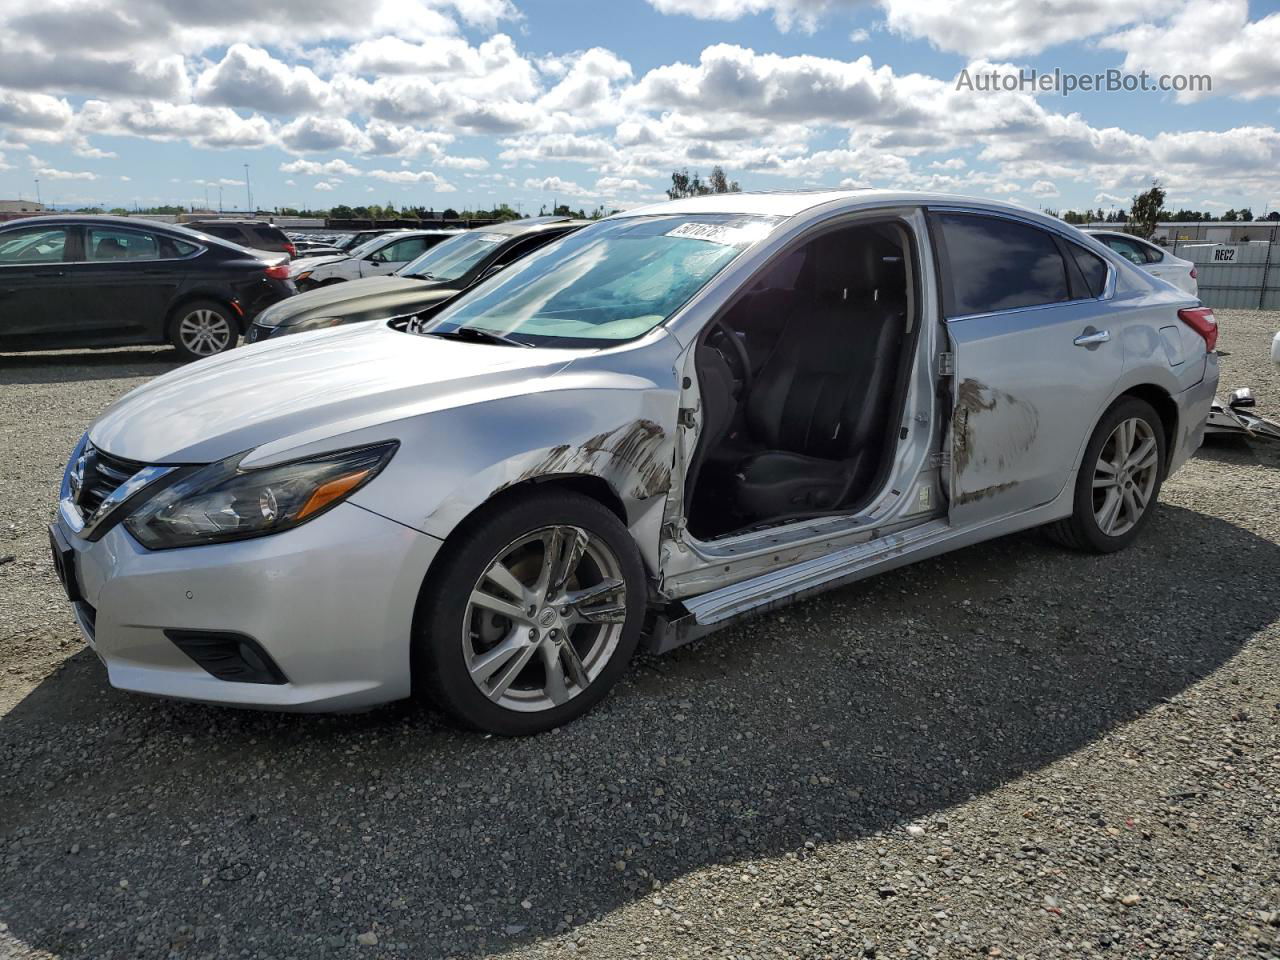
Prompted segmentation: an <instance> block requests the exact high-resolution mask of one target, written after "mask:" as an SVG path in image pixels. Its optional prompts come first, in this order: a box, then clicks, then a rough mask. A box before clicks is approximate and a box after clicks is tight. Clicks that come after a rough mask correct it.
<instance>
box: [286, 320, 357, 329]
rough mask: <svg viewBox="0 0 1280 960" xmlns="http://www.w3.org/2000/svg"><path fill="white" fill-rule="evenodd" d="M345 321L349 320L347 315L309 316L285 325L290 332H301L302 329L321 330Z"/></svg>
mask: <svg viewBox="0 0 1280 960" xmlns="http://www.w3.org/2000/svg"><path fill="white" fill-rule="evenodd" d="M347 322H349V318H347V317H309V318H307V319H306V320H299V321H298V322H297V323H290V324H287V326H288V329H289V332H290V333H301V332H302V331H303V330H323V329H324V328H325V327H336V326H338V325H339V324H342V323H347Z"/></svg>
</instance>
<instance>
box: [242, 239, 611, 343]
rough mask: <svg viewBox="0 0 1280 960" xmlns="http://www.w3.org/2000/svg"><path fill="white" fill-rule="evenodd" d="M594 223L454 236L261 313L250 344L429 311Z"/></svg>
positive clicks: (252, 328)
mask: <svg viewBox="0 0 1280 960" xmlns="http://www.w3.org/2000/svg"><path fill="white" fill-rule="evenodd" d="M589 222H590V221H588V220H570V219H568V218H567V217H540V218H535V219H532V220H514V221H512V222H511V223H504V224H499V225H497V226H492V227H481V228H478V229H476V230H468V231H466V232H465V233H457V234H454V235H453V236H451V237H449V238H448V239H447V240H445V241H444V242H443V243H440V244H437V245H436V246H434V247H432V248H431V249H430V250H428V251H427V252H426V253H424V254H422V256H420V257H418V258H417V259H416V260H414V261H413V262H411V263H408V264H406V265H404V266H402V267H401V268H400V269H399V270H397V271H396V272H395V275H394V276H389V277H368V278H364V279H360V280H355V281H353V282H351V283H341V284H336V285H332V284H331V285H328V286H325V287H323V288H322V289H318V290H308V291H306V292H304V293H301V294H299V295H298V296H296V297H291V298H290V299H289V302H288V303H281V304H277V305H276V306H275V307H274V308H273V309H271V310H268V311H266V312H265V313H263V314H262V315H261V316H259V317H258V319H257V321H256V322H255V323H254V325H253V326H252V327H251V328H250V329H249V332H248V334H246V336H245V341H246V342H247V343H253V342H255V341H257V340H266V339H267V338H269V337H278V336H283V335H285V334H288V333H302V332H303V331H305V330H317V329H320V328H321V327H336V326H338V325H339V324H343V323H355V322H357V321H359V320H385V319H387V318H388V317H398V316H405V315H408V314H429V313H430V312H431V311H434V310H438V309H440V308H441V307H443V306H444V305H445V304H446V303H448V302H449V301H450V300H452V299H453V298H454V297H456V296H457V295H458V294H460V293H461V292H462V291H464V290H466V289H468V288H469V287H472V286H474V285H475V284H477V283H479V282H480V281H481V280H483V279H484V278H485V277H489V276H492V275H493V274H495V273H497V272H498V271H499V270H501V269H502V268H504V267H506V266H509V265H510V264H512V263H515V262H516V261H517V260H519V259H521V258H522V257H524V256H526V255H527V254H530V253H532V252H533V251H534V250H537V249H538V248H539V247H543V246H545V245H546V244H548V243H550V242H551V241H553V240H558V239H559V238H560V237H563V236H565V235H566V234H569V233H572V232H573V231H575V230H579V229H581V228H582V227H584V226H586V225H587V224H588V223H589ZM299 262H301V261H299Z"/></svg>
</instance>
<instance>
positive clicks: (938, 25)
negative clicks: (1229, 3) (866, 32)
mask: <svg viewBox="0 0 1280 960" xmlns="http://www.w3.org/2000/svg"><path fill="white" fill-rule="evenodd" d="M879 3H880V5H881V7H883V8H884V12H885V19H886V22H887V23H888V26H889V29H891V30H893V31H895V32H897V33H901V34H903V35H905V36H907V37H911V38H915V39H924V40H928V41H929V42H930V43H932V44H933V45H934V46H935V47H938V48H939V49H941V50H950V51H953V52H955V53H961V54H964V55H965V56H969V57H1017V56H1023V55H1026V54H1035V53H1040V52H1041V51H1042V50H1046V49H1048V48H1049V47H1052V46H1056V45H1058V44H1062V43H1069V42H1072V41H1081V40H1084V39H1085V38H1087V37H1092V36H1097V35H1098V34H1101V33H1106V32H1109V31H1110V30H1113V29H1115V28H1116V27H1120V26H1123V25H1125V24H1128V23H1133V22H1135V21H1137V20H1140V19H1142V18H1143V17H1144V16H1145V15H1146V14H1148V13H1151V12H1155V11H1158V10H1160V9H1167V8H1168V5H1169V0H1126V2H1124V3H1117V2H1115V0H1012V2H1011V0H930V2H928V3H923V2H920V0H879ZM1187 66H1188V64H1179V65H1178V67H1177V69H1182V68H1184V67H1187Z"/></svg>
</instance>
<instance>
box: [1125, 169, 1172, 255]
mask: <svg viewBox="0 0 1280 960" xmlns="http://www.w3.org/2000/svg"><path fill="white" fill-rule="evenodd" d="M1163 207H1164V190H1163V189H1162V188H1161V186H1160V181H1159V180H1152V181H1151V189H1150V190H1148V191H1146V192H1145V193H1140V194H1138V195H1137V196H1136V197H1134V198H1133V206H1132V207H1130V209H1129V221H1128V223H1127V224H1125V227H1126V229H1127V230H1128V232H1129V233H1131V234H1133V235H1134V236H1135V237H1141V238H1142V239H1143V240H1150V239H1151V235H1152V234H1154V233H1155V232H1156V224H1157V223H1159V222H1160V211H1161V209H1163Z"/></svg>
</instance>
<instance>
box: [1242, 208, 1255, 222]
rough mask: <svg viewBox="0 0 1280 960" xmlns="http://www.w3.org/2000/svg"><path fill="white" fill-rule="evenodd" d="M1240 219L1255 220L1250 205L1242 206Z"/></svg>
mask: <svg viewBox="0 0 1280 960" xmlns="http://www.w3.org/2000/svg"><path fill="white" fill-rule="evenodd" d="M1240 219H1241V220H1245V221H1251V220H1253V211H1252V210H1250V209H1249V208H1248V207H1241V208H1240Z"/></svg>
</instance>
